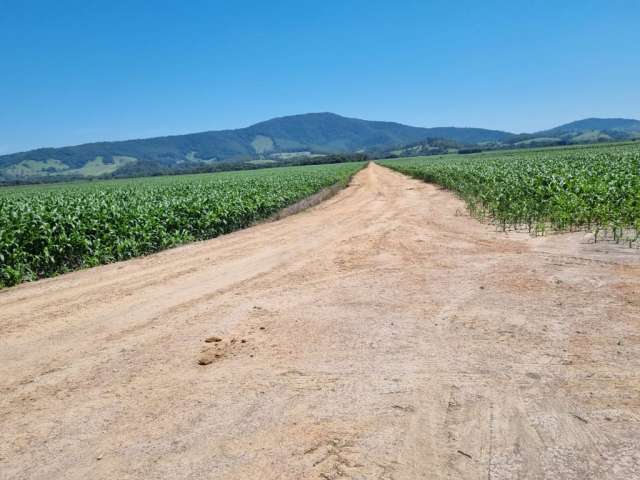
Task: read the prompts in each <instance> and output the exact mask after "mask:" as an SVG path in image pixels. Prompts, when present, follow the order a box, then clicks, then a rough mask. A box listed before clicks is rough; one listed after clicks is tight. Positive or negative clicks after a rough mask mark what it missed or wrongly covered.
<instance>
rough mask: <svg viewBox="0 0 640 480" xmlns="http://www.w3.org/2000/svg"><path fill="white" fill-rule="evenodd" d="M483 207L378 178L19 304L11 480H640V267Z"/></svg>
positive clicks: (3, 453) (7, 364) (2, 334)
mask: <svg viewBox="0 0 640 480" xmlns="http://www.w3.org/2000/svg"><path fill="white" fill-rule="evenodd" d="M463 212H464V207H463V205H462V204H461V202H460V201H458V200H457V199H456V198H455V197H454V196H453V195H451V194H450V193H448V192H444V191H441V190H440V189H438V188H437V187H434V186H432V185H427V184H424V183H421V182H418V181H414V180H410V179H408V178H406V177H404V176H401V175H399V174H397V173H393V172H391V171H389V170H386V169H384V168H382V167H379V166H375V165H371V166H370V167H368V168H367V169H365V170H364V171H363V172H361V173H359V174H358V175H357V176H356V177H355V178H354V180H353V181H352V184H351V186H350V187H348V188H347V189H345V190H343V191H341V192H340V193H338V194H337V195H336V196H335V197H333V198H332V199H330V200H328V201H326V202H324V203H322V204H320V205H318V206H316V207H314V208H312V209H310V210H307V211H304V212H302V213H300V214H297V215H293V216H291V217H287V218H285V219H283V220H280V221H277V222H273V223H267V224H262V225H259V226H256V227H254V228H251V229H248V230H244V231H241V232H236V233H234V234H231V235H227V236H225V237H221V238H217V239H214V240H211V241H207V242H202V243H197V244H192V245H188V246H185V247H181V248H177V249H174V250H170V251H166V252H163V253H160V254H157V255H152V256H149V257H146V258H141V259H136V260H132V261H129V262H124V263H119V264H114V265H109V266H105V267H99V268H94V269H91V270H85V271H82V272H76V273H72V274H68V275H64V276H62V277H59V278H55V279H50V280H45V281H40V282H36V283H33V284H25V285H22V286H19V287H17V288H12V289H8V290H5V291H2V292H0V425H1V428H0V478H2V479H5V478H6V479H9V478H11V479H43V480H44V479H47V480H50V479H57V478H74V479H88V478H91V479H126V478H136V479H173V478H193V479H196V478H197V479H201V478H202V479H204V478H213V479H261V480H262V479H307V478H308V479H339V478H353V479H383V480H389V479H395V480H399V479H417V478H426V479H449V478H450V479H458V478H460V479H489V480H497V479H515V478H522V479H524V478H526V479H542V478H550V479H551V478H553V479H580V480H582V479H634V478H640V254H638V251H637V250H630V249H626V248H622V247H617V246H615V245H611V244H605V243H599V244H596V245H593V244H590V243H587V242H586V241H585V240H584V238H583V237H584V236H583V235H582V234H575V235H558V236H550V237H546V238H542V239H533V238H530V237H528V236H527V235H524V234H511V235H508V236H507V235H505V234H502V233H497V232H495V230H494V229H493V228H492V227H491V226H487V225H482V224H480V223H478V222H476V221H475V220H473V219H470V218H468V217H467V216H466V215H464V214H463ZM210 336H218V337H220V338H221V339H222V341H220V342H212V343H205V342H204V340H205V339H206V338H207V337H210ZM232 339H236V341H235V342H232ZM243 340H244V343H243ZM203 350H204V351H203ZM199 361H200V362H202V363H208V364H207V365H199V363H198V362H199ZM209 362H211V363H209Z"/></svg>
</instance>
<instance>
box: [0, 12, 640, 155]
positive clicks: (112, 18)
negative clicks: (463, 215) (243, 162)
mask: <svg viewBox="0 0 640 480" xmlns="http://www.w3.org/2000/svg"><path fill="white" fill-rule="evenodd" d="M318 111H331V112H335V113H339V114H342V115H347V116H353V117H359V118H365V119H372V120H393V121H398V122H402V123H407V124H411V125H418V126H449V125H456V126H478V127H486V128H497V129H505V130H510V131H516V132H520V131H533V130H539V129H542V128H547V127H552V126H555V125H557V124H561V123H565V122H568V121H572V120H575V119H579V118H583V117H589V116H620V117H635V118H638V117H640V2H639V1H637V0H627V1H624V0H607V1H592V0H580V1H573V0H564V1H552V0H548V1H535V0H528V1H524V0H523V1H519V0H511V1H506V0H505V1H489V0H485V1H479V0H478V1H453V0H451V1H444V0H442V1H427V0H421V1H419V0H416V1H404V0H394V1H375V0H366V1H365V0H362V1H360V0H340V1H333V0H322V1H305V0H295V1H294V0H292V1H278V0H270V1H242V0H235V1H233V2H232V1H231V0H229V1H224V2H223V1H197V0H189V1H177V0H176V1H161V0H157V1H117V0H109V1H107V0H103V1H90V0H82V1H72V0H51V1H38V0H0V154H1V153H9V152H13V151H18V150H25V149H29V148H35V147H39V146H61V145H68V144H78V143H84V142H89V141H97V140H114V139H127V138H140V137H148V136H157V135H168V134H179V133H189V132H196V131H203V130H217V129H223V128H237V127H243V126H247V125H250V124H252V123H255V122H257V121H261V120H265V119H268V118H271V117H275V116H281V115H288V114H295V113H304V112H318Z"/></svg>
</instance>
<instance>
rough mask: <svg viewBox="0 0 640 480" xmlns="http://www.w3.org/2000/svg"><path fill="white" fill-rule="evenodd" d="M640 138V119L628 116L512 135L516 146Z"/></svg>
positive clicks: (577, 122)
mask: <svg viewBox="0 0 640 480" xmlns="http://www.w3.org/2000/svg"><path fill="white" fill-rule="evenodd" d="M638 138H640V121H638V120H633V119H628V118H585V119H584V120H578V121H575V122H571V123H567V124H565V125H560V126H558V127H555V128H551V129H549V130H542V131H539V132H535V133H530V134H521V135H516V136H514V137H511V138H510V139H509V140H508V141H507V143H508V144H511V145H516V146H541V145H566V144H573V143H593V142H608V141H612V140H635V139H638Z"/></svg>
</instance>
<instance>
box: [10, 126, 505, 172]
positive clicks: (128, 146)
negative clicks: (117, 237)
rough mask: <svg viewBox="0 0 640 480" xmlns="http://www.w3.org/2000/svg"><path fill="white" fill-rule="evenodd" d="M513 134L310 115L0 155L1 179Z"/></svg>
mask: <svg viewBox="0 0 640 480" xmlns="http://www.w3.org/2000/svg"><path fill="white" fill-rule="evenodd" d="M511 135H512V134H510V133H507V132H501V131H497V130H484V129H481V128H455V127H445V128H419V127H411V126H407V125H402V124H400V123H393V122H376V121H369V120H360V119H356V118H346V117H342V116H340V115H336V114H333V113H309V114H304V115H293V116H288V117H281V118H274V119H272V120H267V121H265V122H261V123H257V124H255V125H252V126H250V127H247V128H241V129H237V130H221V131H211V132H202V133H193V134H188V135H176V136H169V137H158V138H148V139H141V140H126V141H119V142H99V143H89V144H85V145H78V146H73V147H63V148H41V149H38V150H31V151H29V152H22V153H15V154H11V155H4V156H0V178H4V179H8V178H25V177H27V178H29V177H38V176H47V175H54V176H60V175H64V176H100V175H105V174H112V173H113V172H115V171H117V170H119V169H122V168H128V169H131V167H132V164H134V163H136V162H137V163H141V164H144V165H145V168H146V169H147V170H148V169H153V168H154V166H156V167H170V168H172V167H175V168H179V167H185V166H187V165H190V164H194V163H195V164H202V163H205V164H206V163H212V162H229V161H251V160H258V159H265V158H266V159H275V160H278V159H281V158H287V157H291V156H296V155H297V156H305V155H307V156H311V155H319V154H331V153H346V152H358V151H385V150H388V149H391V148H393V147H397V146H402V145H407V144H413V143H416V142H419V141H423V140H426V139H428V138H432V137H446V138H448V139H451V140H454V141H456V142H459V143H462V144H474V143H478V142H499V141H502V140H506V139H507V138H509V137H510V136H511Z"/></svg>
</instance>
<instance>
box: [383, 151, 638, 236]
mask: <svg viewBox="0 0 640 480" xmlns="http://www.w3.org/2000/svg"><path fill="white" fill-rule="evenodd" d="M380 163H381V164H382V165H385V166H387V167H390V168H392V169H395V170H397V171H400V172H402V173H405V174H408V175H410V176H413V177H416V178H420V179H422V180H425V181H427V182H433V183H436V184H439V185H441V186H443V187H445V188H447V189H450V190H453V191H455V192H456V193H457V194H458V195H459V196H460V197H461V198H462V199H463V200H465V201H466V203H467V205H468V208H469V210H470V212H471V214H472V215H475V216H476V217H479V218H480V219H483V220H491V221H493V222H495V223H497V224H498V225H499V226H500V227H501V228H502V229H507V228H523V227H524V228H526V229H528V230H529V231H530V232H532V233H535V234H541V233H544V232H545V231H548V230H554V231H573V230H587V231H592V232H594V233H595V238H596V240H597V238H598V235H602V234H603V232H606V234H607V235H609V236H612V237H613V238H614V239H615V240H617V241H625V242H629V244H633V243H634V242H636V243H635V245H637V240H638V235H639V232H640V143H630V144H618V145H615V144H613V145H598V146H592V147H573V148H555V149H539V150H520V151H508V152H491V153H482V154H474V155H455V156H454V155H447V156H438V157H416V158H407V159H397V160H385V161H383V162H380Z"/></svg>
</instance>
